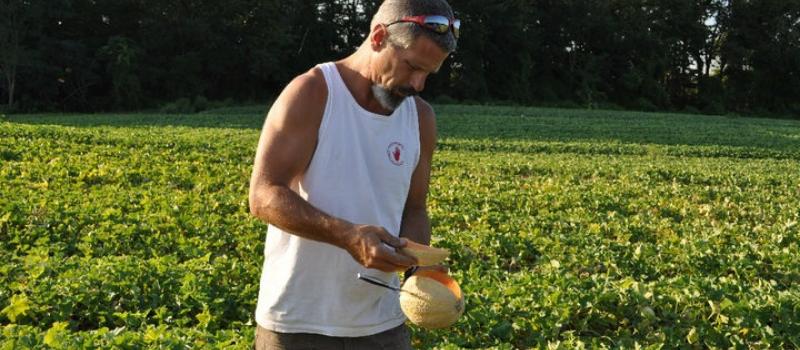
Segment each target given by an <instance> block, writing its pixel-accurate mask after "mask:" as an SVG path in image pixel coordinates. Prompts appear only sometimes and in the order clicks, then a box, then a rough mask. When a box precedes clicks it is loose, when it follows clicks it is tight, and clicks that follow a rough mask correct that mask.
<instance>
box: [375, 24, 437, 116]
mask: <svg viewBox="0 0 800 350" xmlns="http://www.w3.org/2000/svg"><path fill="white" fill-rule="evenodd" d="M447 55H448V52H446V51H444V50H442V49H441V48H440V47H439V46H438V45H436V43H434V42H433V41H432V40H431V39H428V38H427V37H425V36H424V35H423V36H420V37H419V38H417V40H415V41H414V43H413V44H411V46H410V47H409V48H408V49H402V48H397V47H394V46H393V45H390V44H387V45H386V47H385V48H384V49H383V50H381V51H380V52H379V53H378V54H377V56H376V62H377V63H378V64H376V65H375V66H374V67H375V68H376V70H377V72H376V80H375V81H373V85H372V92H373V95H374V96H375V99H377V100H378V102H379V103H380V104H381V106H383V107H384V108H386V109H388V110H394V109H395V108H397V106H399V105H400V103H402V102H403V100H405V99H406V97H408V96H413V95H416V94H419V93H420V92H421V91H422V90H423V89H424V88H425V80H426V79H427V78H428V75H429V74H431V73H435V72H437V71H439V68H440V67H441V66H442V63H443V62H444V60H445V59H446V58H447Z"/></svg>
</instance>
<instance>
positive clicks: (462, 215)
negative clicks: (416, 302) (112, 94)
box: [0, 105, 800, 349]
mask: <svg viewBox="0 0 800 350" xmlns="http://www.w3.org/2000/svg"><path fill="white" fill-rule="evenodd" d="M436 110H437V112H438V129H439V145H438V152H437V154H436V155H435V160H434V170H433V177H432V180H431V194H430V199H429V207H430V213H431V219H432V224H433V229H434V236H435V237H434V245H437V246H442V247H447V248H449V249H450V250H451V251H452V252H453V255H452V256H451V258H450V261H449V263H450V265H451V270H452V274H453V276H454V277H455V278H456V279H457V280H459V281H460V283H461V287H462V289H463V290H464V293H465V295H466V298H467V309H466V312H465V315H464V316H463V318H462V319H461V320H460V321H459V323H458V324H457V325H456V326H455V327H453V328H450V329H448V330H440V331H426V330H422V329H416V328H415V329H413V332H414V341H415V346H417V347H419V348H443V349H450V348H499V349H505V348H507V349H512V348H567V349H571V348H604V347H605V348H637V347H643V348H676V347H682V348H692V347H700V348H702V347H720V348H721V347H725V348H728V347H756V348H793V347H798V346H800V338H799V337H798V334H800V321H798V318H797V315H798V310H800V290H798V285H797V281H798V280H800V275H799V274H798V271H800V255H799V254H798V253H797V252H798V251H799V250H798V248H800V247H798V244H799V243H798V242H799V241H798V236H799V235H798V233H800V232H799V231H798V230H800V225H798V221H800V209H798V208H800V199H799V198H800V177H798V169H800V122H798V121H791V120H775V119H754V118H729V117H715V116H696V115H680V114H662V113H638V112H619V111H581V110H562V109H544V108H520V107H481V106H458V105H447V106H437V107H436ZM264 112H265V108H263V107H259V106H255V107H245V108H237V109H226V110H216V111H210V112H205V113H202V114H196V115H177V116H176V115H159V114H137V113H133V114H117V115H100V114H98V115H58V114H47V115H12V116H9V118H8V119H9V121H8V122H2V123H0V164H2V168H0V198H3V199H2V201H1V202H0V208H2V210H1V211H0V237H2V239H0V258H2V259H3V260H4V261H6V262H7V263H6V264H5V265H3V267H2V269H0V280H2V281H1V282H2V283H0V310H2V311H1V312H0V327H2V332H3V337H0V344H2V345H3V346H5V347H11V348H26V347H41V346H43V344H47V345H48V346H51V347H56V348H57V347H64V348H81V347H85V348H97V347H101V348H113V347H116V346H120V345H121V344H125V345H128V346H130V347H134V348H136V347H182V346H191V347H217V348H231V347H232V348H242V349H244V348H247V347H248V346H249V345H250V343H251V341H252V327H253V323H252V322H253V321H252V312H253V310H254V308H255V299H256V292H257V287H258V285H257V284H258V274H259V272H260V267H261V260H262V258H263V257H262V255H261V254H262V252H263V240H264V233H265V226H264V224H263V223H260V222H258V221H257V220H254V219H252V218H251V217H249V215H248V213H247V205H246V203H247V202H246V201H247V183H248V177H249V173H250V166H251V162H252V156H253V153H254V150H255V145H256V142H257V139H258V133H259V128H260V127H261V125H262V123H263V115H264Z"/></svg>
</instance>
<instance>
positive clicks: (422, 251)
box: [400, 240, 450, 266]
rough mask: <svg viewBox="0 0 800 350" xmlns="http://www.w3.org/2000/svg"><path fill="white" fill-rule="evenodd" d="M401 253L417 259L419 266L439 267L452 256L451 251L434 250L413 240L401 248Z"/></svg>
mask: <svg viewBox="0 0 800 350" xmlns="http://www.w3.org/2000/svg"><path fill="white" fill-rule="evenodd" d="M400 251H401V252H402V253H403V254H407V255H411V256H413V257H415V258H417V265H419V266H430V265H439V264H441V263H442V262H443V261H444V259H447V257H448V256H449V255H450V251H449V250H447V249H442V248H434V247H430V246H427V245H424V244H419V243H417V242H414V241H411V240H408V243H407V244H406V246H405V247H403V248H400Z"/></svg>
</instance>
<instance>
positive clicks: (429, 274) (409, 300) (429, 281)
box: [400, 270, 464, 329]
mask: <svg viewBox="0 0 800 350" xmlns="http://www.w3.org/2000/svg"><path fill="white" fill-rule="evenodd" d="M400 307H401V308H402V309H403V313H404V314H405V315H406V317H407V318H408V320H409V321H411V322H412V323H414V324H415V325H417V326H420V327H423V328H428V329H436V328H445V327H449V326H450V325H452V324H453V323H455V322H456V321H457V320H458V318H459V317H461V315H462V314H463V313H464V297H463V296H462V295H461V288H460V287H459V286H458V282H456V280H454V279H453V278H452V277H450V276H449V275H448V274H446V273H444V272H441V271H434V270H422V271H418V272H417V273H415V274H414V275H412V276H411V277H409V278H408V279H407V280H406V281H405V282H404V283H403V286H402V287H401V291H400Z"/></svg>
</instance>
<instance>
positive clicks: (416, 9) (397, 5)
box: [370, 0, 456, 52]
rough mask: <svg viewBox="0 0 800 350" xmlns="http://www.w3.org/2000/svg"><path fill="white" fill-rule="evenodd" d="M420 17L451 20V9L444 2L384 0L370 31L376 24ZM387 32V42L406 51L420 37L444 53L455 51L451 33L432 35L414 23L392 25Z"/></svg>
mask: <svg viewBox="0 0 800 350" xmlns="http://www.w3.org/2000/svg"><path fill="white" fill-rule="evenodd" d="M420 15H441V16H445V17H447V18H453V9H452V8H450V5H449V4H448V3H447V1H445V0H386V1H384V2H383V3H382V4H381V6H380V7H379V8H378V12H377V13H375V16H374V17H372V22H371V23H370V30H372V29H373V28H375V26H376V25H378V24H389V23H393V22H395V21H397V20H399V19H401V18H403V17H405V16H420ZM387 31H388V33H389V36H388V42H389V43H390V44H392V45H394V46H397V47H400V48H404V49H407V48H408V47H409V46H411V44H412V43H413V42H414V40H416V39H417V38H419V36H420V35H424V36H426V37H428V38H429V39H431V40H432V41H433V42H434V43H436V45H437V46H439V47H440V48H442V50H444V51H446V52H453V51H455V50H456V38H455V36H454V35H453V33H452V31H451V32H448V33H447V34H439V33H434V32H431V31H430V30H426V29H425V28H422V27H420V26H418V25H416V24H414V23H397V24H393V25H391V26H389V27H388V28H387Z"/></svg>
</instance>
